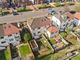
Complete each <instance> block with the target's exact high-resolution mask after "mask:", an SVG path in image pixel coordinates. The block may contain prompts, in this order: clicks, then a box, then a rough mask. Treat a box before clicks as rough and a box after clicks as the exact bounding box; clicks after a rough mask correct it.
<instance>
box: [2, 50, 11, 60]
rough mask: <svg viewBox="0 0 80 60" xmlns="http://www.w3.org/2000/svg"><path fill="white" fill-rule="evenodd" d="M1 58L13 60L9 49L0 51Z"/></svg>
mask: <svg viewBox="0 0 80 60" xmlns="http://www.w3.org/2000/svg"><path fill="white" fill-rule="evenodd" d="M0 60H11V54H10V51H9V50H8V49H6V50H3V51H0Z"/></svg>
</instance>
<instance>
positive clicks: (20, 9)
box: [17, 7, 32, 12]
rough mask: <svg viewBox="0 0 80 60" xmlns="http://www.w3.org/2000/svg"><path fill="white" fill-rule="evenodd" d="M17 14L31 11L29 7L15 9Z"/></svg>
mask: <svg viewBox="0 0 80 60" xmlns="http://www.w3.org/2000/svg"><path fill="white" fill-rule="evenodd" d="M17 11H18V12H24V11H32V9H30V8H29V7H26V8H25V7H19V8H17Z"/></svg>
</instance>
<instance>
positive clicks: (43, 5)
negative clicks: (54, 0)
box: [38, 4, 50, 9]
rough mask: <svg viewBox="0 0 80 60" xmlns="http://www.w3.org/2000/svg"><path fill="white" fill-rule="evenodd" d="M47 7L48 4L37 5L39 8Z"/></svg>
mask: <svg viewBox="0 0 80 60" xmlns="http://www.w3.org/2000/svg"><path fill="white" fill-rule="evenodd" d="M48 7H50V5H49V4H41V5H39V6H38V8H39V9H44V8H48Z"/></svg>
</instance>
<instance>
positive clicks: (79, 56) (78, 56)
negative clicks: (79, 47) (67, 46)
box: [71, 54, 80, 60]
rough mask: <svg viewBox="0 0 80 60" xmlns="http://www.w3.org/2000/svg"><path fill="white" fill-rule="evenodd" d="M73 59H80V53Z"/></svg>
mask: <svg viewBox="0 0 80 60" xmlns="http://www.w3.org/2000/svg"><path fill="white" fill-rule="evenodd" d="M71 60H80V54H79V55H77V56H75V57H73V58H72V59H71Z"/></svg>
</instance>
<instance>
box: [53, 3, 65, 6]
mask: <svg viewBox="0 0 80 60" xmlns="http://www.w3.org/2000/svg"><path fill="white" fill-rule="evenodd" d="M54 5H55V6H56V7H60V6H64V4H63V3H60V2H57V3H55V4H54Z"/></svg>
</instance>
